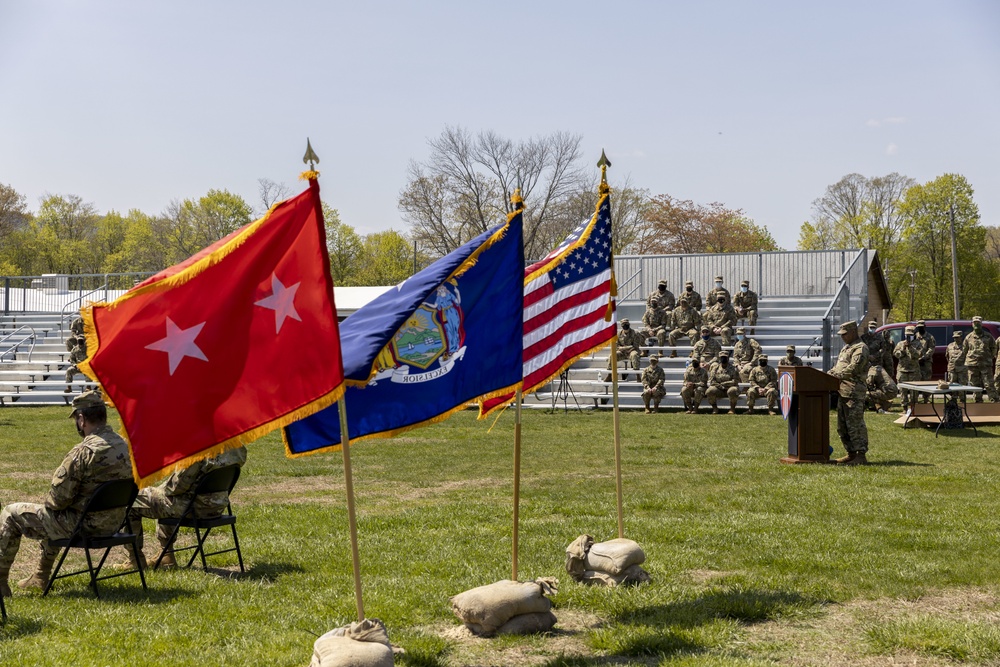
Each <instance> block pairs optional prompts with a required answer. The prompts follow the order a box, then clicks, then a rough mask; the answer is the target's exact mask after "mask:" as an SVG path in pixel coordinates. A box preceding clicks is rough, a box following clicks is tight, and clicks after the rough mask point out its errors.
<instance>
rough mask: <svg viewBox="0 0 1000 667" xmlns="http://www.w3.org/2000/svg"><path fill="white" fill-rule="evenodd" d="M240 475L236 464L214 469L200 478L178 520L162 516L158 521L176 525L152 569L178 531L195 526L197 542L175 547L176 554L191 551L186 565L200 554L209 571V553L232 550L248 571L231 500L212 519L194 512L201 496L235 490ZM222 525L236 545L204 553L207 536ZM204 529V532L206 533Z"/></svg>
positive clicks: (160, 559) (169, 547) (157, 564)
mask: <svg viewBox="0 0 1000 667" xmlns="http://www.w3.org/2000/svg"><path fill="white" fill-rule="evenodd" d="M239 478H240V466H238V465H236V464H233V465H230V466H226V467H224V468H218V469H216V470H213V471H211V472H210V473H208V474H207V475H205V476H204V477H202V478H201V480H200V481H199V482H198V484H197V486H195V489H194V495H193V496H192V497H191V501H190V502H189V503H188V505H187V507H186V508H185V509H184V514H182V515H181V517H180V518H179V519H159V522H160V523H161V524H163V525H166V526H173V530H172V531H171V533H170V536H169V537H168V539H167V544H166V546H165V547H163V550H162V551H160V555H159V557H157V559H156V563H155V564H154V565H153V569H154V570H155V569H157V568H159V567H160V562H161V561H162V560H163V557H164V556H165V555H166V554H167V552H168V551H170V549H171V547H172V546H173V544H174V540H176V539H177V533H178V531H180V529H181V528H182V527H184V528H194V532H195V536H196V537H197V540H198V543H197V544H195V545H192V546H190V547H183V548H181V549H174V554H175V555H176V554H177V553H179V552H181V551H191V550H193V551H194V553H193V554H191V558H190V559H188V562H187V565H185V566H184V567H191V564H192V563H194V559H195V558H196V557H197V556H201V567H202V569H205V570H207V569H208V564H207V563H206V562H205V557H206V556H217V555H219V554H225V553H229V552H230V551H235V552H236V558H237V559H239V561H240V572H246V569H245V568H244V567H243V553H242V552H241V551H240V538H239V537H237V535H236V515H235V514H233V506H232V504H231V503H229V502H227V503H226V512H225V514H221V515H219V516H216V517H211V518H205V519H203V518H201V517H199V516H198V515H197V513H196V511H195V505H196V504H197V502H198V496H202V495H207V494H210V493H219V492H221V491H225V492H226V494H227V496H228V494H230V493H232V492H233V487H235V486H236V482H237V481H238V480H239ZM222 526H229V527H230V528H231V529H232V531H233V544H234V545H235V546H233V547H230V548H228V549H220V550H219V551H211V552H208V553H205V540H207V539H208V534H209V533H210V532H211V530H212V529H213V528H219V527H222ZM202 530H204V531H205V532H204V533H203V532H202Z"/></svg>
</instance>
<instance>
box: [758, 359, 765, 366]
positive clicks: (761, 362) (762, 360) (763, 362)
mask: <svg viewBox="0 0 1000 667" xmlns="http://www.w3.org/2000/svg"><path fill="white" fill-rule="evenodd" d="M757 363H758V364H760V365H761V366H767V360H766V359H761V360H759V361H758V362H757Z"/></svg>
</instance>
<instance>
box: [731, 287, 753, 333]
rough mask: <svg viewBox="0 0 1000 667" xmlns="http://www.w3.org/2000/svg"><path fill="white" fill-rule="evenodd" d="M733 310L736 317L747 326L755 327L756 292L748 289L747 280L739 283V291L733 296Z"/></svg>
mask: <svg viewBox="0 0 1000 667" xmlns="http://www.w3.org/2000/svg"><path fill="white" fill-rule="evenodd" d="M733 310H735V311H736V317H738V318H739V319H741V320H746V321H747V326H750V327H755V326H757V292H754V291H753V290H752V289H750V281H749V280H744V281H743V282H742V283H740V291H739V292H737V293H736V294H734V295H733ZM750 333H753V330H752V329H751V331H750Z"/></svg>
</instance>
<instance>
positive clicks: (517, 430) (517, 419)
mask: <svg viewBox="0 0 1000 667" xmlns="http://www.w3.org/2000/svg"><path fill="white" fill-rule="evenodd" d="M520 505H521V388H520V387H518V388H517V394H516V398H515V399H514V532H513V539H512V540H511V550H512V554H511V561H510V562H511V566H510V578H511V580H513V581H517V530H518V523H519V520H520V518H519V515H520Z"/></svg>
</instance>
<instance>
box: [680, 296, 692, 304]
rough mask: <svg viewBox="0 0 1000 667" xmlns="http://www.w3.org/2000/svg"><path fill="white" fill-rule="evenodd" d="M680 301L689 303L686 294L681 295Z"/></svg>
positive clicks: (689, 300)
mask: <svg viewBox="0 0 1000 667" xmlns="http://www.w3.org/2000/svg"><path fill="white" fill-rule="evenodd" d="M681 303H691V299H689V298H687V297H686V296H682V297H681Z"/></svg>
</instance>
